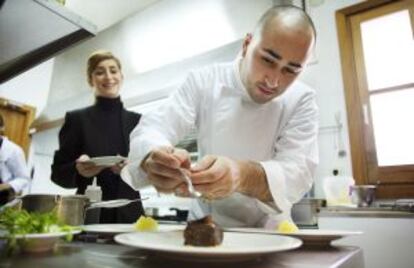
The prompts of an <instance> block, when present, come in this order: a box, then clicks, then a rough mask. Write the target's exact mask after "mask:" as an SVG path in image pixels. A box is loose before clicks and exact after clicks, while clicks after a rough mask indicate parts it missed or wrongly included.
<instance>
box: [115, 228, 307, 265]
mask: <svg viewBox="0 0 414 268" xmlns="http://www.w3.org/2000/svg"><path fill="white" fill-rule="evenodd" d="M115 241H116V242H118V243H120V244H123V245H127V246H131V247H136V248H140V249H143V250H146V251H147V252H149V253H151V254H155V255H157V256H161V257H165V258H171V259H178V260H183V261H194V262H227V261H244V260H249V259H255V258H258V257H260V256H262V255H265V254H270V253H274V252H280V251H286V250H292V249H295V248H298V247H300V246H301V245H302V241H300V240H299V239H297V238H294V237H288V236H281V235H267V234H251V233H232V232H224V237H223V243H222V244H221V245H218V246H214V247H194V246H186V245H184V234H183V231H170V232H147V233H125V234H119V235H116V236H115Z"/></svg>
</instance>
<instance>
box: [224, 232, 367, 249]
mask: <svg viewBox="0 0 414 268" xmlns="http://www.w3.org/2000/svg"><path fill="white" fill-rule="evenodd" d="M226 231H229V232H243V233H263V234H274V235H286V236H292V237H296V238H299V239H301V240H302V241H303V243H304V244H305V245H320V246H325V245H329V244H330V243H331V242H332V241H334V240H337V239H340V238H343V237H346V236H351V235H360V234H362V233H363V232H362V231H347V230H323V229H322V230H319V229H300V230H298V231H297V232H294V233H280V232H277V231H271V230H266V229H259V228H228V229H226Z"/></svg>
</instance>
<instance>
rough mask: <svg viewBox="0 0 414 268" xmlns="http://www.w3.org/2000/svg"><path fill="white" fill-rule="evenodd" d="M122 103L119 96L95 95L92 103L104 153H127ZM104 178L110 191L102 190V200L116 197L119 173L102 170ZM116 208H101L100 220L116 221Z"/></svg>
mask: <svg viewBox="0 0 414 268" xmlns="http://www.w3.org/2000/svg"><path fill="white" fill-rule="evenodd" d="M122 108H123V105H122V102H121V100H120V98H119V97H118V98H114V99H111V98H104V97H97V98H96V103H95V105H94V109H95V112H96V114H97V117H96V118H97V119H98V122H95V123H97V125H96V126H97V127H98V128H99V129H100V130H101V131H100V132H99V135H101V138H103V139H104V140H105V149H104V152H105V155H106V156H110V155H122V156H126V155H127V144H125V140H124V138H123V132H122V124H121V120H122V118H121V111H122ZM100 177H102V178H105V179H104V180H105V181H102V182H101V183H103V184H104V185H105V189H110V191H108V190H106V191H102V199H103V200H113V199H118V198H119V196H118V192H119V190H118V189H119V183H120V182H122V180H121V178H120V177H119V175H117V174H114V173H113V172H112V171H111V170H110V169H105V170H103V171H102V173H101V176H100ZM116 218H117V217H116V209H103V210H101V222H102V223H112V222H117V219H116Z"/></svg>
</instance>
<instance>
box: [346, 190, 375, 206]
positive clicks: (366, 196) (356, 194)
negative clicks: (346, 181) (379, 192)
mask: <svg viewBox="0 0 414 268" xmlns="http://www.w3.org/2000/svg"><path fill="white" fill-rule="evenodd" d="M376 189H377V186H375V185H353V186H351V189H350V190H351V202H352V203H353V204H355V205H357V206H358V207H369V206H370V205H371V204H372V202H374V200H375V192H376Z"/></svg>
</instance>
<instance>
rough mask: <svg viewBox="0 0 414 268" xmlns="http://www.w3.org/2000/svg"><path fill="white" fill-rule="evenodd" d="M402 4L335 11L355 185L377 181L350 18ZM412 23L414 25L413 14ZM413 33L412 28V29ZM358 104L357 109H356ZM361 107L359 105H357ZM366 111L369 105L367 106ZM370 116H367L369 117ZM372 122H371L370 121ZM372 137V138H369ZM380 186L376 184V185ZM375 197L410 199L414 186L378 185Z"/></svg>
mask: <svg viewBox="0 0 414 268" xmlns="http://www.w3.org/2000/svg"><path fill="white" fill-rule="evenodd" d="M394 2H402V1H398V0H368V1H364V2H361V3H359V4H356V5H353V6H350V7H346V8H343V9H340V10H338V11H336V13H335V17H336V24H337V34H338V41H339V48H340V57H341V67H342V77H343V84H344V91H345V92H344V95H345V100H346V108H347V119H348V127H349V139H350V149H351V159H352V172H353V177H354V178H355V181H356V183H357V184H373V183H375V181H373V180H372V179H371V180H370V179H369V178H370V177H371V178H372V177H377V176H375V174H377V172H378V169H373V168H372V166H371V165H370V164H369V163H370V162H371V163H372V161H373V160H374V159H376V152H375V148H372V146H373V145H374V144H373V141H372V140H370V137H368V136H369V135H367V133H368V134H369V131H371V130H368V132H367V127H366V125H365V123H364V111H363V108H362V104H364V102H366V100H364V99H363V98H364V96H361V93H360V91H359V87H358V84H359V83H358V79H361V77H362V78H363V75H364V73H362V76H361V73H359V76H358V75H357V73H356V68H357V66H358V64H357V62H356V60H355V57H354V55H355V52H356V48H355V47H354V45H353V44H354V42H353V41H354V40H353V34H352V25H351V20H350V17H351V16H353V15H356V14H358V13H362V12H364V11H367V10H370V9H373V8H378V7H381V6H384V5H387V4H390V3H394ZM410 14H411V17H412V20H411V21H412V23H413V24H414V19H413V14H412V13H410ZM413 29H414V27H413ZM355 104H358V105H355ZM359 104H361V105H359ZM367 107H369V105H368V106H367ZM368 114H370V113H368ZM371 122H372V121H371ZM372 136H373V135H372ZM378 182H379V181H378ZM377 194H378V196H379V197H380V198H398V197H413V196H414V185H412V184H401V185H398V184H395V185H392V184H386V185H383V184H380V185H378V192H377Z"/></svg>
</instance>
